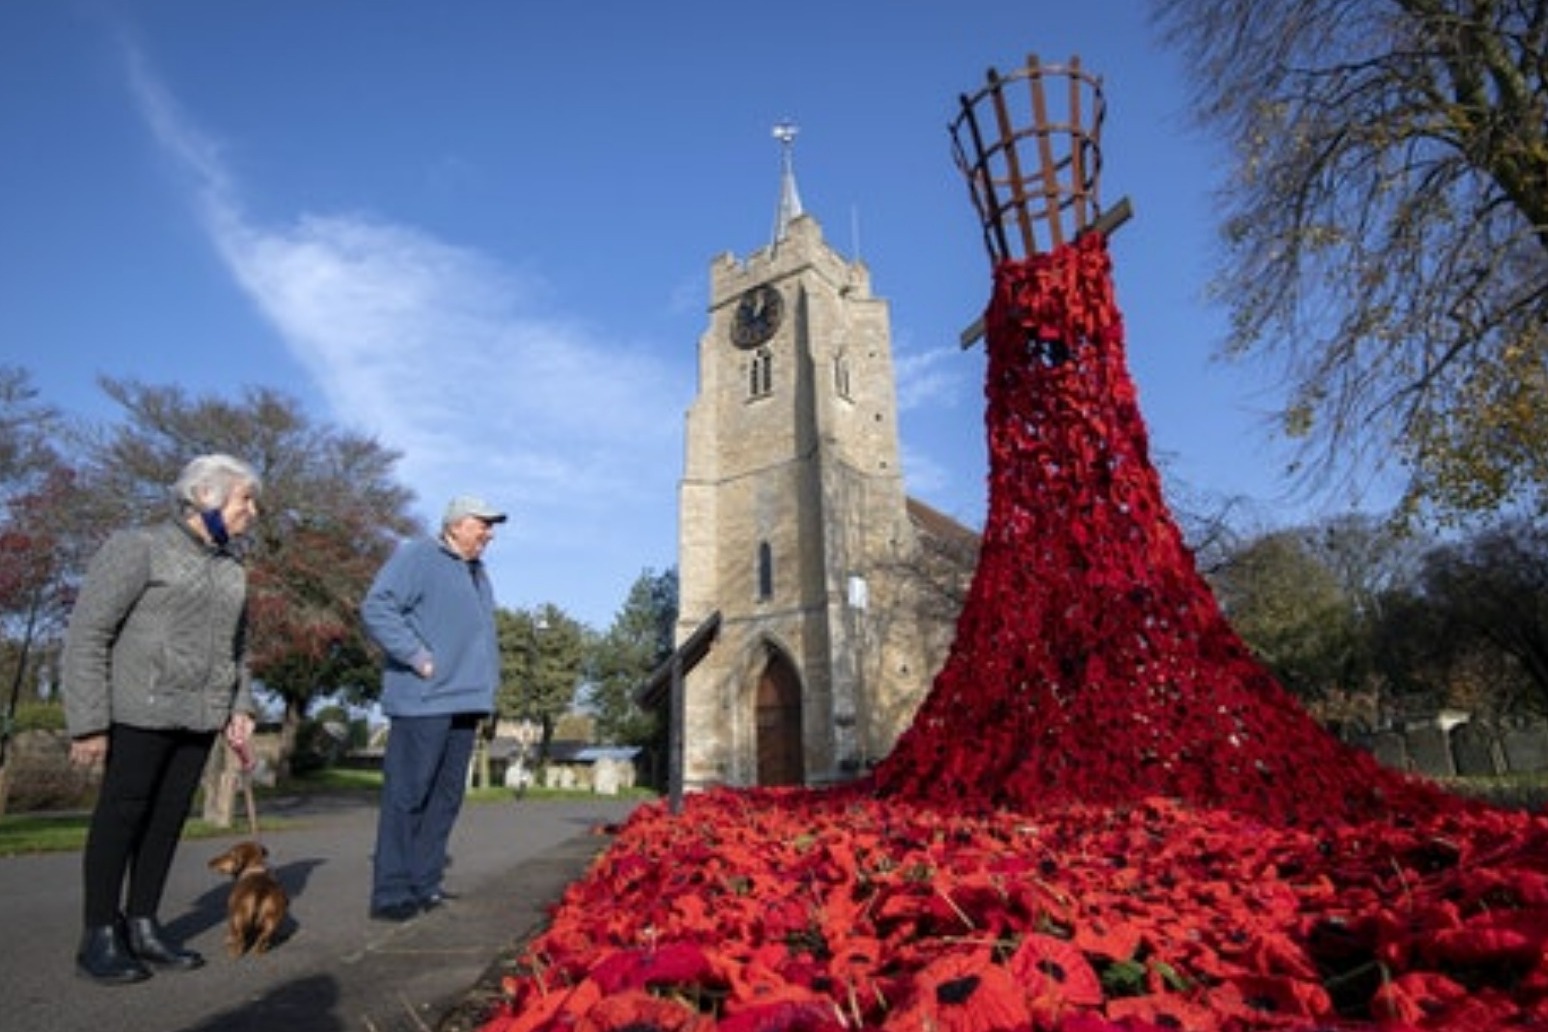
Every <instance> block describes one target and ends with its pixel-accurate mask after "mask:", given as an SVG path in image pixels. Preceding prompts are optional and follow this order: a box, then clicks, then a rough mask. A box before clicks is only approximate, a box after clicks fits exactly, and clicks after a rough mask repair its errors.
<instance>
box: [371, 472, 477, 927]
mask: <svg viewBox="0 0 1548 1032" xmlns="http://www.w3.org/2000/svg"><path fill="white" fill-rule="evenodd" d="M503 522H505V513H503V512H501V511H500V510H498V509H496V508H494V507H493V506H491V505H490V504H489V503H487V502H485V501H484V500H483V499H482V498H476V497H474V496H472V495H461V496H459V497H457V498H453V499H452V500H451V502H450V504H448V505H447V506H446V514H445V516H444V517H443V518H442V520H441V533H440V536H439V538H437V539H434V540H432V539H428V538H426V539H421V540H415V541H409V542H405V543H404V544H403V545H401V546H400V547H399V548H398V550H397V551H396V552H395V553H394V554H393V556H392V558H391V559H389V560H388V561H387V563H386V564H385V565H384V566H383V567H382V568H381V570H380V571H379V572H378V573H377V575H376V579H375V580H374V581H373V582H372V584H371V588H370V590H369V591H368V592H367V593H366V597H365V601H364V602H363V603H362V604H361V607H360V615H361V618H362V620H363V621H364V623H365V628H366V631H367V633H368V634H370V636H371V638H372V639H373V640H374V641H375V642H376V643H377V644H378V645H379V646H381V648H382V651H383V652H385V653H386V659H385V662H384V664H383V671H382V699H381V704H382V712H384V713H385V714H386V715H387V719H388V721H389V727H388V732H387V754H386V756H385V757H384V759H383V761H382V797H381V809H380V812H379V813H378V815H377V824H376V853H375V857H374V862H373V869H372V879H371V916H372V917H373V918H376V919H378V920H384V921H406V920H408V919H409V918H411V917H413V916H414V915H415V914H418V913H419V912H420V911H421V910H428V909H430V908H432V907H436V906H439V905H441V904H442V903H443V902H445V901H446V900H447V899H448V898H450V897H449V895H448V893H447V892H446V890H445V888H444V887H443V886H442V884H441V878H442V876H443V874H444V872H445V869H446V847H447V843H448V841H449V840H450V839H451V832H452V826H453V825H454V824H455V823H456V821H457V815H458V813H459V812H460V811H461V809H462V797H463V791H464V787H465V785H466V780H467V773H468V763H469V761H470V760H471V759H472V756H473V745H474V736H475V734H476V733H477V729H478V722H479V721H480V720H481V719H482V718H483V717H485V716H487V715H488V714H489V713H491V712H492V711H493V710H494V700H495V690H496V688H497V687H498V686H499V683H500V648H499V644H498V640H497V637H496V634H495V618H494V610H495V604H494V591H493V589H492V588H491V587H490V584H489V577H488V575H487V574H486V573H485V572H484V564H483V561H482V559H481V556H482V555H483V553H484V549H485V548H486V547H487V546H488V544H489V542H490V540H491V539H492V538H493V537H494V526H495V524H497V523H503Z"/></svg>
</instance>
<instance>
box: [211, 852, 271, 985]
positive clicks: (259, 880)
mask: <svg viewBox="0 0 1548 1032" xmlns="http://www.w3.org/2000/svg"><path fill="white" fill-rule="evenodd" d="M268 858H269V851H268V849H267V848H265V847H264V845H263V844H262V843H260V842H254V841H251V840H249V841H246V842H238V843H237V844H236V845H234V846H232V847H231V848H230V849H228V850H226V851H225V852H224V853H222V854H220V856H217V857H215V859H213V860H211V861H210V870H212V871H219V872H220V873H221V874H225V875H230V876H231V877H232V878H234V879H236V881H235V883H234V884H233V885H232V886H231V897H230V899H229V900H227V902H226V952H227V953H229V954H231V956H233V957H240V956H242V954H244V953H246V952H248V951H249V950H251V951H252V952H253V953H264V952H267V951H268V949H269V947H270V946H271V945H272V944H273V942H274V937H275V935H276V934H278V932H279V930H280V926H281V925H282V924H284V923H285V915H286V914H287V913H288V912H289V910H290V897H289V896H288V895H287V894H286V892H285V887H284V886H283V885H281V884H280V883H279V879H278V878H276V877H274V874H273V872H271V871H270V870H269V866H268V863H267V862H266V861H267V860H268Z"/></svg>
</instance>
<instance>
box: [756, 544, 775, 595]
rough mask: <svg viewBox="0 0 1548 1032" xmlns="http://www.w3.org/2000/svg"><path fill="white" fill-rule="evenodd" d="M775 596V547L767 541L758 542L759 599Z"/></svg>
mask: <svg viewBox="0 0 1548 1032" xmlns="http://www.w3.org/2000/svg"><path fill="white" fill-rule="evenodd" d="M773 597H774V549H772V548H770V547H769V543H768V542H767V541H760V542H758V601H760V602H767V601H768V600H769V599H771V598H773Z"/></svg>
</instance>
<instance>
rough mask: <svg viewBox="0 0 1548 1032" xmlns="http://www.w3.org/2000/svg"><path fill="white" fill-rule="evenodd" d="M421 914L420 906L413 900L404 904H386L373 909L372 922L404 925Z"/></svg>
mask: <svg viewBox="0 0 1548 1032" xmlns="http://www.w3.org/2000/svg"><path fill="white" fill-rule="evenodd" d="M418 913H419V904H418V903H415V902H413V901H412V900H410V901H407V902H403V903H384V904H382V905H381V906H379V907H372V908H371V920H373V921H392V922H395V923H402V922H404V921H407V920H408V919H409V918H411V917H413V916H415V915H416V914H418Z"/></svg>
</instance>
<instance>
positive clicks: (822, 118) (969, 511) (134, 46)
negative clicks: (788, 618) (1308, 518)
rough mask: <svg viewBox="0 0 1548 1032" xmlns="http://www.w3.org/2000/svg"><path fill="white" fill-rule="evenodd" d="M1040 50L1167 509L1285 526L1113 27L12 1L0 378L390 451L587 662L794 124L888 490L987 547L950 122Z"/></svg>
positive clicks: (699, 4) (718, 9)
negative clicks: (958, 525) (895, 411)
mask: <svg viewBox="0 0 1548 1032" xmlns="http://www.w3.org/2000/svg"><path fill="white" fill-rule="evenodd" d="M1029 53H1036V54H1038V55H1039V56H1040V57H1041V58H1042V59H1043V60H1045V61H1048V62H1056V61H1064V60H1066V59H1067V58H1068V57H1070V56H1071V55H1079V56H1080V58H1081V60H1082V61H1083V63H1084V64H1085V65H1086V66H1087V67H1088V68H1089V69H1091V70H1093V71H1095V72H1097V73H1098V74H1100V75H1101V76H1102V77H1103V80H1104V83H1105V87H1106V99H1107V105H1108V121H1107V124H1106V131H1105V135H1104V148H1103V150H1104V168H1105V176H1104V184H1103V185H1104V189H1103V199H1104V201H1105V202H1106V203H1107V204H1109V205H1110V204H1112V203H1114V202H1115V201H1116V200H1117V199H1118V198H1120V197H1128V198H1129V199H1130V200H1131V202H1132V203H1133V205H1134V207H1135V210H1136V217H1135V219H1134V220H1133V221H1131V222H1130V223H1129V224H1128V225H1127V226H1125V227H1124V228H1123V229H1122V230H1121V231H1120V232H1119V233H1118V234H1117V235H1116V237H1115V238H1114V242H1113V253H1114V257H1115V262H1116V267H1117V278H1118V291H1119V301H1120V304H1121V306H1122V308H1123V310H1124V313H1125V319H1126V325H1127V330H1128V341H1129V351H1130V362H1131V368H1132V370H1133V373H1134V376H1135V379H1136V381H1137V383H1138V385H1139V391H1140V401H1141V404H1142V407H1143V409H1144V412H1145V414H1146V417H1147V420H1148V422H1149V425H1150V432H1151V440H1152V445H1153V448H1154V449H1155V454H1156V456H1157V457H1158V458H1159V459H1160V460H1161V464H1162V466H1163V469H1164V471H1165V475H1166V477H1167V479H1168V481H1169V485H1170V486H1171V487H1174V488H1177V489H1182V488H1186V490H1187V491H1188V492H1190V493H1192V494H1197V495H1205V496H1212V497H1221V496H1238V495H1240V496H1246V497H1247V498H1250V499H1253V500H1254V501H1255V502H1256V503H1257V504H1258V505H1259V506H1261V507H1262V509H1263V511H1265V512H1268V513H1270V514H1271V516H1272V517H1273V518H1281V517H1283V516H1284V515H1285V514H1286V513H1288V512H1290V511H1291V510H1290V509H1289V508H1287V507H1288V506H1290V505H1291V504H1292V503H1291V502H1288V501H1287V500H1286V498H1285V497H1284V491H1285V490H1286V484H1285V482H1284V480H1283V479H1282V477H1281V476H1280V470H1282V469H1283V467H1284V465H1285V461H1286V455H1285V453H1284V452H1283V450H1282V449H1280V448H1278V447H1277V446H1275V445H1274V444H1273V443H1272V438H1271V437H1270V435H1269V433H1268V430H1267V429H1266V427H1265V426H1264V423H1263V415H1262V413H1263V411H1264V410H1266V409H1267V408H1268V407H1269V405H1270V404H1271V403H1272V394H1266V393H1265V391H1264V388H1265V383H1264V381H1263V378H1262V377H1261V376H1259V377H1254V376H1253V375H1252V374H1251V373H1250V372H1249V371H1247V370H1243V369H1239V368H1233V367H1227V366H1221V365H1218V364H1216V363H1214V362H1212V361H1211V357H1210V356H1211V354H1212V353H1213V350H1214V348H1215V346H1216V344H1217V343H1218V340H1219V338H1220V336H1221V332H1222V329H1221V328H1222V326H1223V314H1222V313H1220V312H1219V311H1216V310H1212V309H1210V308H1207V307H1206V306H1205V305H1204V303H1203V301H1202V298H1203V294H1204V291H1205V287H1206V281H1207V277H1208V274H1209V270H1210V267H1211V252H1212V250H1213V249H1214V247H1215V243H1214V241H1215V236H1214V224H1213V221H1212V218H1211V209H1210V203H1209V194H1210V191H1211V189H1212V187H1213V185H1214V184H1215V183H1216V182H1217V181H1218V174H1219V173H1220V172H1221V171H1222V166H1221V164H1220V162H1219V161H1218V160H1217V159H1218V152H1217V151H1215V150H1213V149H1212V147H1211V145H1210V144H1209V143H1208V142H1207V141H1205V140H1203V139H1201V138H1199V137H1198V136H1197V135H1196V134H1194V133H1193V132H1192V131H1191V130H1190V129H1189V128H1188V127H1187V119H1186V110H1185V107H1184V96H1183V92H1182V83H1181V79H1180V76H1179V73H1178V67H1177V63H1176V61H1177V58H1176V57H1175V55H1174V54H1172V53H1171V52H1168V51H1163V50H1161V49H1160V48H1159V45H1158V43H1157V41H1156V40H1154V38H1153V37H1152V35H1151V34H1150V32H1149V29H1148V27H1147V24H1146V21H1145V18H1144V5H1143V3H1142V2H1141V0H1088V2H1085V3H1082V4H1068V3H1052V2H1032V0H1023V2H1021V3H1012V2H1008V0H1005V2H1002V0H952V2H947V0H934V2H925V0H913V2H904V0H843V2H833V0H828V2H825V3H817V2H811V0H785V2H783V3H780V4H777V5H748V4H732V3H724V2H712V0H659V2H655V3H644V2H640V0H593V2H572V3H538V2H520V0H457V2H430V0H321V2H319V0H262V2H259V0H228V2H218V3H217V2H211V0H117V2H108V0H98V2H88V0H6V2H5V3H3V4H0V146H3V148H4V153H5V155H6V157H5V160H4V161H3V162H0V361H4V362H6V363H12V364H20V365H22V366H23V367H25V368H27V369H29V370H30V371H31V373H32V375H33V380H34V383H35V385H36V386H37V387H38V388H39V389H40V391H41V393H42V395H43V399H44V400H46V401H49V402H51V403H53V404H55V405H56V406H58V407H59V408H61V409H63V410H64V411H65V412H67V413H69V414H72V415H76V416H80V417H83V418H86V419H104V418H110V417H113V416H114V415H115V414H116V410H114V409H113V408H112V406H111V404H110V403H109V402H108V401H107V400H106V399H105V397H104V396H103V395H102V393H101V391H100V390H99V388H98V387H97V383H96V378H97V377H98V376H99V375H102V374H106V375H110V376H132V377H135V378H138V379H140V380H142V381H144V382H147V383H151V384H171V383H175V384H179V385H182V386H183V387H184V388H185V389H186V390H188V391H190V392H192V393H195V394H201V395H202V394H207V393H219V394H222V395H229V396H234V395H235V394H236V393H237V392H239V391H240V390H241V389H242V388H243V387H246V386H250V385H265V386H271V387H275V388H278V389H280V390H282V391H284V392H286V393H287V394H290V395H292V396H294V397H296V398H298V399H299V400H300V401H301V402H302V403H303V404H304V405H305V406H306V407H307V408H308V410H309V411H311V412H312V413H313V414H314V415H315V416H316V418H318V419H319V420H321V421H325V422H328V423H330V424H333V425H336V426H340V427H347V428H349V429H352V430H356V431H360V432H363V433H366V434H370V435H373V436H375V437H376V438H377V439H379V440H380V441H381V442H383V443H384V444H386V445H388V446H389V447H392V448H394V449H397V450H400V451H402V452H403V454H404V458H403V461H402V463H401V464H400V467H399V471H400V473H401V475H402V477H403V479H404V481H405V482H406V483H408V484H409V485H410V486H411V487H413V488H414V489H415V490H416V492H418V494H419V496H420V500H421V504H420V506H419V512H420V514H421V515H423V516H424V517H425V518H426V519H427V520H429V519H434V518H436V517H438V515H439V511H440V507H441V506H442V505H443V504H444V501H445V499H446V498H447V497H449V496H450V495H452V494H455V493H459V492H462V491H469V490H471V491H476V492H480V493H483V494H485V495H487V496H488V497H490V498H491V499H492V500H494V501H496V502H498V503H499V504H501V505H504V506H507V507H509V508H510V510H511V511H512V512H513V514H514V518H513V521H512V522H511V523H510V524H508V525H507V526H506V527H505V528H502V531H501V533H500V536H499V537H498V538H497V540H496V542H495V544H494V545H493V546H492V547H491V550H490V552H489V561H490V565H491V569H492V572H493V575H494V578H495V582H496V586H497V590H498V594H499V596H500V601H501V602H502V603H503V604H505V605H508V606H531V605H535V604H538V603H541V602H552V603H554V604H557V605H559V606H560V607H562V608H563V609H565V610H566V611H567V612H569V613H570V614H571V615H573V616H575V617H577V618H579V619H581V620H583V621H585V622H587V623H590V624H592V625H593V626H595V627H598V628H599V629H600V628H603V627H605V626H606V625H607V624H608V623H609V622H610V621H611V619H612V616H613V614H614V613H615V612H616V610H617V608H618V606H619V605H620V604H621V603H622V601H623V599H624V597H625V594H626V593H627V590H628V588H629V586H630V584H632V583H633V581H634V580H635V578H636V577H637V576H638V575H639V574H640V572H641V571H642V570H644V569H647V568H649V569H654V570H661V569H665V568H667V567H669V566H671V565H673V564H674V563H675V562H676V541H677V508H676V491H677V483H678V480H679V478H680V476H681V474H682V463H683V416H684V413H685V412H686V410H687V408H688V405H689V403H690V402H691V400H692V397H693V393H694V391H695V388H696V376H697V369H696V364H697V341H698V338H699V336H700V335H701V334H702V333H703V332H704V329H705V326H706V320H707V315H706V305H707V301H708V282H709V266H710V263H711V262H712V261H713V260H714V259H715V258H716V257H717V256H719V255H721V254H723V253H727V252H729V253H732V254H734V255H737V256H744V255H747V254H749V253H751V252H753V251H755V250H758V249H759V248H762V247H764V246H766V245H767V244H768V242H769V237H770V233H771V230H772V226H773V220H774V215H775V211H776V204H777V200H778V180H779V145H778V143H777V142H776V141H775V140H774V139H773V137H772V134H771V129H772V127H773V125H774V124H775V123H777V122H779V121H781V120H783V119H790V120H792V121H793V122H795V123H796V124H797V125H798V126H799V136H798V137H797V140H796V143H795V168H796V176H797V180H798V183H799V187H800V193H801V198H802V201H803V203H804V207H805V209H806V211H807V213H808V214H810V215H812V216H814V217H815V218H816V219H817V220H818V222H819V223H820V224H821V225H822V227H823V230H824V233H825V236H826V237H827V240H828V241H829V243H830V244H831V245H832V246H834V247H835V248H836V249H837V250H839V251H840V252H841V253H844V254H845V255H847V256H850V257H856V256H858V257H859V258H861V259H863V260H864V261H865V263H866V264H867V266H868V267H869V268H870V270H871V276H872V284H873V289H874V291H875V292H876V293H877V294H878V295H879V296H882V297H884V298H886V299H888V300H889V301H890V303H891V309H892V324H893V335H894V341H893V343H894V349H895V353H896V361H897V366H898V370H899V400H900V404H901V406H902V407H901V415H900V422H901V429H902V437H903V462H904V469H905V475H906V477H907V482H908V486H909V490H910V493H912V494H914V495H916V496H918V497H919V498H921V499H923V500H925V501H926V502H929V503H930V504H932V505H934V506H936V507H937V508H939V509H941V510H943V511H945V512H947V513H949V514H952V515H954V516H956V517H958V518H959V519H962V520H963V521H964V522H967V523H970V524H974V525H976V524H977V523H978V522H979V521H980V520H981V518H982V513H983V509H984V503H985V467H984V443H983V432H982V384H981V374H982V369H983V365H982V362H983V358H982V350H981V349H974V350H972V351H969V352H963V351H961V350H960V349H959V348H958V346H957V335H958V333H959V331H960V330H961V329H962V328H963V327H965V326H967V325H968V324H970V323H971V322H972V321H973V320H974V319H975V318H976V317H977V316H978V315H979V313H980V312H981V311H982V309H983V307H984V305H985V304H986V302H987V300H988V294H989V273H990V268H989V261H988V256H987V255H986V253H985V252H984V250H983V247H982V244H981V242H980V238H979V233H978V226H977V222H976V219H975V216H974V213H973V210H972V207H971V205H970V202H969V199H968V194H967V190H966V187H965V185H964V183H963V181H962V180H961V177H960V175H959V173H958V172H957V170H956V168H955V166H954V164H953V162H952V157H951V147H950V137H949V134H948V132H947V125H948V124H949V123H950V122H951V121H952V120H953V119H954V118H956V116H957V114H958V97H959V96H960V95H961V94H963V93H971V92H973V91H975V90H977V89H978V88H979V87H980V86H981V85H982V84H983V82H984V75H985V71H986V70H987V69H988V68H990V67H991V66H992V67H996V68H999V69H1001V70H1010V69H1013V68H1015V67H1017V66H1018V65H1020V64H1021V63H1022V61H1023V60H1024V58H1025V57H1026V56H1027V55H1028V54H1029ZM1293 504H1295V505H1303V504H1305V503H1299V502H1298V503H1293Z"/></svg>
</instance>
